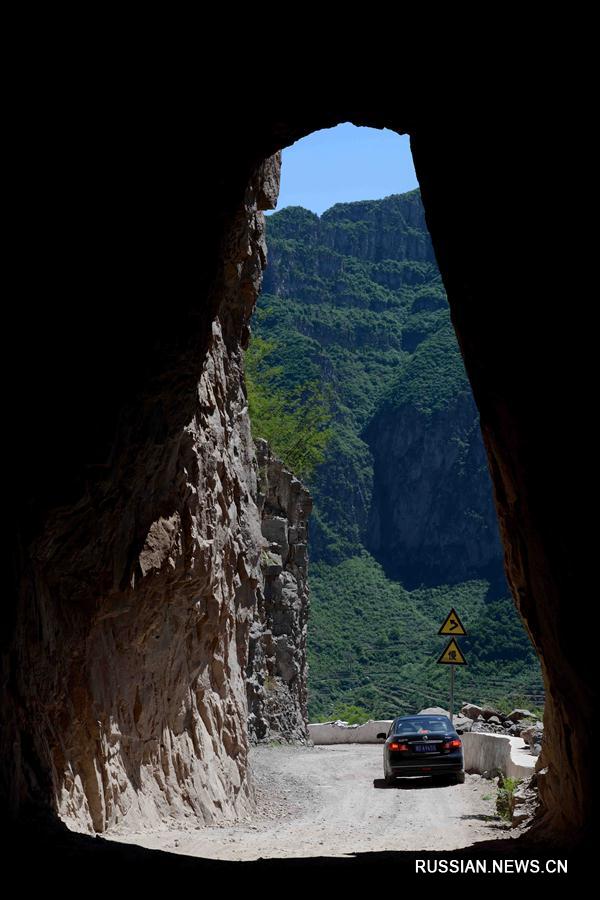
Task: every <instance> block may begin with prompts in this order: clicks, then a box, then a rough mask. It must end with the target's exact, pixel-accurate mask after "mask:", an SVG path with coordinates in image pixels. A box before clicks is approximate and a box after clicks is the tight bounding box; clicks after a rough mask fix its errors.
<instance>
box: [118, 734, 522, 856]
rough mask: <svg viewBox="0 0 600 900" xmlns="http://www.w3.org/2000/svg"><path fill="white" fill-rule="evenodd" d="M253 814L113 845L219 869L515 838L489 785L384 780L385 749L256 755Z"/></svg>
mask: <svg viewBox="0 0 600 900" xmlns="http://www.w3.org/2000/svg"><path fill="white" fill-rule="evenodd" d="M251 762H252V770H253V777H254V783H255V785H256V791H257V796H258V811H257V814H256V815H254V816H253V817H252V818H251V819H246V820H242V821H240V822H239V823H236V824H234V825H225V826H199V827H194V826H190V827H189V828H187V829H182V828H181V827H178V828H168V827H165V828H164V830H161V831H153V832H144V833H133V832H127V831H122V832H118V831H115V832H113V833H112V834H109V835H106V837H110V838H112V839H113V840H117V841H122V842H125V843H130V844H140V845H142V846H144V847H149V848H153V849H159V850H169V851H170V852H175V853H182V854H185V855H188V856H200V857H205V858H212V859H224V860H251V859H259V858H261V857H262V858H263V859H264V858H269V857H306V856H345V855H351V854H353V853H364V852H368V851H377V850H454V849H458V848H459V847H467V846H469V844H472V843H473V842H475V841H481V840H493V839H496V838H497V839H501V838H508V837H512V836H514V831H513V830H512V829H511V828H510V827H509V826H508V825H507V824H506V823H505V822H503V820H502V819H500V818H499V817H498V816H497V815H496V810H495V798H496V785H495V783H494V782H493V781H486V780H484V779H482V778H481V777H480V776H478V775H467V776H466V781H465V784H458V785H451V784H434V783H433V781H432V780H431V779H430V778H427V777H426V778H419V779H415V778H405V779H400V780H398V782H397V784H396V785H394V786H392V787H388V786H386V784H385V782H384V781H383V767H382V747H381V746H375V745H360V744H346V745H338V746H319V747H289V746H271V747H257V748H255V749H253V750H252V752H251Z"/></svg>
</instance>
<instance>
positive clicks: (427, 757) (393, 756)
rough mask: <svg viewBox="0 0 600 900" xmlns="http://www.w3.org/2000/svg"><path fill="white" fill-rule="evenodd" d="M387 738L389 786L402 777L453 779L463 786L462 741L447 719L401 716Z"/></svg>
mask: <svg viewBox="0 0 600 900" xmlns="http://www.w3.org/2000/svg"><path fill="white" fill-rule="evenodd" d="M377 737H378V738H385V746H384V748H383V773H384V776H385V781H386V784H392V783H393V781H394V780H395V779H396V778H398V777H400V776H409V775H431V776H433V777H434V778H438V777H444V778H447V777H448V776H452V778H453V779H454V781H455V783H456V784H463V783H464V780H465V769H464V761H463V751H462V741H461V739H460V738H459V736H458V733H457V732H456V731H455V730H454V726H453V725H452V723H451V722H450V719H449V718H447V716H427V715H423V716H402V717H401V718H399V719H394V721H393V722H392V724H391V726H390V730H389V732H388V733H387V735H386V734H384V733H383V732H381V734H378V735H377Z"/></svg>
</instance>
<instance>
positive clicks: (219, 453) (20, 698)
mask: <svg viewBox="0 0 600 900" xmlns="http://www.w3.org/2000/svg"><path fill="white" fill-rule="evenodd" d="M278 171H279V158H278V157H275V158H273V159H272V160H270V161H269V162H268V163H265V164H264V165H263V166H262V167H261V169H260V170H259V171H258V172H257V173H256V175H255V177H254V178H253V180H252V182H251V184H250V186H249V187H248V189H247V190H246V193H245V198H244V203H243V204H242V205H241V206H240V207H239V208H238V210H237V212H236V213H235V215H233V216H232V218H231V221H230V223H229V227H228V229H227V231H226V233H225V235H226V236H225V241H224V244H223V246H222V248H221V261H222V267H221V270H220V272H219V274H218V276H217V279H216V283H215V284H214V286H213V292H214V296H213V297H212V299H211V301H210V303H211V305H212V306H213V307H214V308H215V309H216V310H217V315H216V317H215V318H214V319H213V321H212V333H211V334H210V336H209V338H208V344H207V348H206V352H205V353H204V354H203V355H202V356H201V369H200V370H199V372H198V376H197V378H196V380H195V385H196V387H195V395H194V394H193V393H190V394H189V396H188V394H185V393H183V391H182V392H181V394H180V393H178V391H177V390H174V389H173V381H171V383H170V387H169V386H168V382H167V387H166V388H164V389H163V394H162V395H160V393H157V394H155V396H154V397H153V398H152V399H151V400H149V401H148V402H147V404H146V406H144V405H143V404H142V403H140V401H139V400H138V411H137V413H134V412H133V411H132V410H131V409H130V410H128V411H127V414H126V415H124V416H123V417H122V418H121V421H120V425H119V431H118V433H117V438H116V440H115V443H114V449H113V453H112V456H111V459H110V461H109V463H108V464H106V465H104V466H102V467H98V469H97V471H96V473H95V477H92V476H91V475H88V479H87V482H86V483H85V487H84V490H83V492H82V494H81V496H80V499H79V500H78V501H77V502H76V503H74V504H73V505H71V506H62V507H60V508H55V509H52V510H51V511H49V512H48V513H47V515H46V516H45V518H44V519H43V520H42V521H41V523H40V527H39V530H38V533H37V536H36V537H35V539H34V540H33V541H32V542H31V543H29V544H27V543H26V542H25V540H24V539H23V540H22V543H21V549H20V553H21V559H20V563H21V572H22V575H21V580H20V585H19V605H18V607H17V610H16V615H15V622H14V628H13V631H12V634H11V635H10V642H9V644H8V647H7V652H6V653H5V655H4V656H3V669H4V671H5V672H6V671H8V668H9V666H10V668H11V670H12V672H13V675H12V677H11V678H10V679H8V678H6V677H3V679H2V684H3V697H2V702H3V709H4V712H5V720H4V726H5V727H4V729H3V747H2V750H3V754H2V758H3V772H2V775H3V779H2V783H3V788H5V789H6V791H7V792H10V795H11V807H12V809H13V810H15V811H21V812H23V811H24V810H26V809H27V808H28V807H31V806H38V807H39V806H42V807H43V806H46V807H51V808H52V807H53V808H54V809H55V810H57V811H58V813H59V814H60V816H61V817H62V818H63V819H64V821H65V822H67V823H68V824H69V825H70V826H72V827H74V828H76V829H80V830H89V831H96V832H103V831H106V830H107V829H109V828H110V827H112V826H114V825H119V824H123V823H125V824H126V825H129V826H135V827H138V828H139V827H151V826H152V825H153V824H156V823H157V822H158V821H162V820H164V819H165V818H169V819H173V818H179V819H184V818H186V817H193V818H199V819H200V820H201V821H204V822H212V821H215V820H221V819H231V818H233V817H235V816H237V815H238V814H240V813H241V812H243V811H244V810H247V809H249V808H251V806H252V802H253V792H252V787H251V785H250V784H249V782H248V779H247V764H248V758H247V751H248V735H247V700H246V684H245V675H246V666H247V652H248V640H249V633H250V627H251V625H252V621H253V617H254V610H255V605H256V589H257V586H258V584H259V582H260V578H261V573H260V553H261V548H262V544H263V538H262V535H261V532H260V514H259V511H258V509H257V506H256V500H255V498H256V493H257V486H256V480H255V463H254V446H253V443H252V438H251V435H250V427H249V421H248V415H247V402H246V397H245V392H244V386H243V374H242V344H243V343H244V341H245V340H246V337H247V320H248V317H249V315H250V313H251V310H252V306H253V304H254V301H255V299H256V296H257V293H258V290H259V287H260V282H261V275H262V268H263V266H264V262H265V245H264V237H263V215H262V213H261V212H259V207H262V208H265V207H267V206H272V205H273V204H274V202H275V197H276V192H277V187H278ZM219 313H220V314H219ZM197 355H198V349H196V356H197ZM179 366H180V371H182V364H181V362H180V363H179ZM190 371H191V372H193V371H194V370H193V368H192V367H191V366H190ZM186 377H187V375H186ZM180 383H181V385H182V388H183V387H184V386H185V382H184V380H181V381H180ZM158 391H160V385H159V387H158V388H157V392H158ZM182 398H183V399H182ZM170 402H172V403H173V408H174V409H176V410H177V411H178V414H179V413H181V421H182V422H183V425H182V426H181V427H170V428H169V427H167V424H166V423H167V422H168V421H169V416H168V414H167V412H166V410H167V409H168V404H169V403H170ZM183 402H185V403H186V404H187V405H186V406H185V407H183V406H182V405H181V404H182V403H183ZM178 404H179V405H178ZM186 413H187V415H186ZM184 415H186V418H185V419H184V418H183V416H184Z"/></svg>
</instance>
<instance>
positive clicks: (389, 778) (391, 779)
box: [384, 775, 396, 787]
mask: <svg viewBox="0 0 600 900" xmlns="http://www.w3.org/2000/svg"><path fill="white" fill-rule="evenodd" d="M384 778H385V783H386V784H387V786H388V787H390V785H392V784H394V782H395V781H396V779H395V777H394V776H393V775H385V776H384Z"/></svg>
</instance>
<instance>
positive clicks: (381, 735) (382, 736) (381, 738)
mask: <svg viewBox="0 0 600 900" xmlns="http://www.w3.org/2000/svg"><path fill="white" fill-rule="evenodd" d="M386 737H387V735H386V733H385V731H380V732H379V734H378V735H377V740H378V741H385V739H386Z"/></svg>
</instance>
